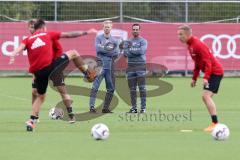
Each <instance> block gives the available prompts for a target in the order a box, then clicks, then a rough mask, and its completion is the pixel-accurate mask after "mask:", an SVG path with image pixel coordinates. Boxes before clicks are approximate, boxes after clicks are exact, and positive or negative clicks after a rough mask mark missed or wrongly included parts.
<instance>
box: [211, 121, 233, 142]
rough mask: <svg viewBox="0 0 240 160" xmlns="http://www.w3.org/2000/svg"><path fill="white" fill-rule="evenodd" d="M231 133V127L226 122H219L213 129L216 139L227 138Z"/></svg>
mask: <svg viewBox="0 0 240 160" xmlns="http://www.w3.org/2000/svg"><path fill="white" fill-rule="evenodd" d="M229 135H230V131H229V128H228V127H227V126H226V125H225V124H217V125H216V127H215V128H214V129H213V131H212V136H213V138H214V139H215V140H226V139H228V137H229Z"/></svg>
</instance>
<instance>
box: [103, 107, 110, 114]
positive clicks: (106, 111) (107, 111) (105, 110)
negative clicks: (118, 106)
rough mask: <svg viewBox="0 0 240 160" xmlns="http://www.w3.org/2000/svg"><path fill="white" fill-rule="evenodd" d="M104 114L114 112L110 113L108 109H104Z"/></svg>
mask: <svg viewBox="0 0 240 160" xmlns="http://www.w3.org/2000/svg"><path fill="white" fill-rule="evenodd" d="M102 113H113V112H112V111H110V110H109V109H108V108H104V109H102Z"/></svg>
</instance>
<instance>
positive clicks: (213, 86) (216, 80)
mask: <svg viewBox="0 0 240 160" xmlns="http://www.w3.org/2000/svg"><path fill="white" fill-rule="evenodd" d="M222 78H223V75H215V74H212V75H211V76H210V78H209V80H208V84H209V85H208V86H204V87H203V89H204V90H208V91H212V92H213V93H215V94H216V93H218V89H219V86H220V83H221V80H222Z"/></svg>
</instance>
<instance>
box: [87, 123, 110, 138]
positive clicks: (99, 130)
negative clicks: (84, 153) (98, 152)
mask: <svg viewBox="0 0 240 160" xmlns="http://www.w3.org/2000/svg"><path fill="white" fill-rule="evenodd" d="M91 135H92V137H93V139H95V140H105V139H107V138H108V137H109V129H108V127H107V126H106V125H105V124H103V123H98V124H95V125H94V126H93V127H92V129H91Z"/></svg>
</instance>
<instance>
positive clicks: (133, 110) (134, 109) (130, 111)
mask: <svg viewBox="0 0 240 160" xmlns="http://www.w3.org/2000/svg"><path fill="white" fill-rule="evenodd" d="M127 113H137V108H131V109H130V110H129V112H127Z"/></svg>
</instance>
